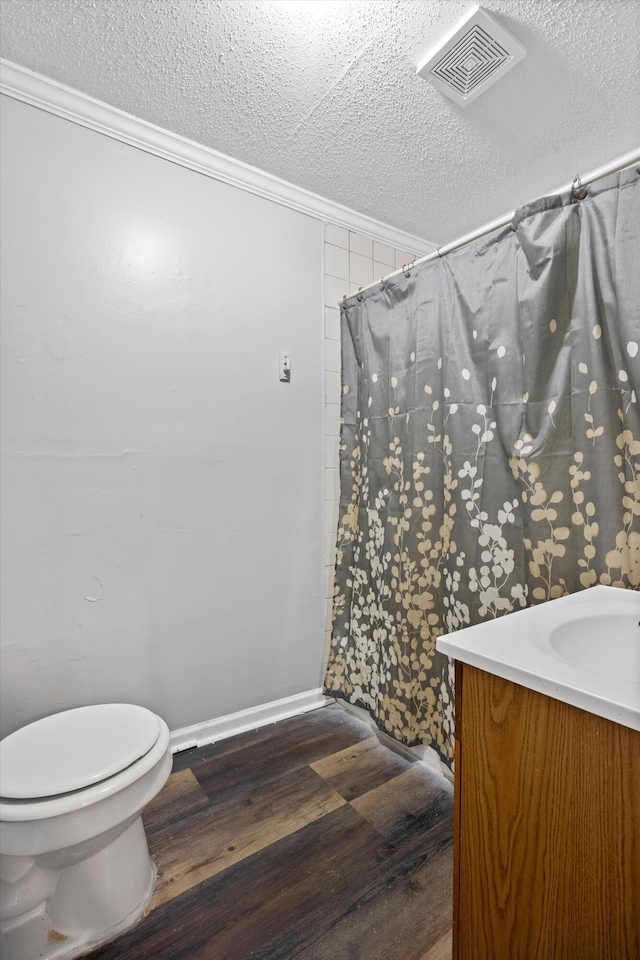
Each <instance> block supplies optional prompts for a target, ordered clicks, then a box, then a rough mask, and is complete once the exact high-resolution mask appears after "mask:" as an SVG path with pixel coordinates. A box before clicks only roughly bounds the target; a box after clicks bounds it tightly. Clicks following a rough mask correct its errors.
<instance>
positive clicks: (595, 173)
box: [338, 148, 640, 303]
mask: <svg viewBox="0 0 640 960" xmlns="http://www.w3.org/2000/svg"><path fill="white" fill-rule="evenodd" d="M639 161H640V148H638V149H637V150H631V151H630V152H629V153H625V154H623V155H622V156H621V157H618V158H617V159H616V160H612V161H611V162H610V163H607V164H605V165H604V166H602V167H597V168H596V169H595V170H592V171H591V172H590V173H587V174H585V176H584V177H575V179H574V180H572V182H571V183H565V184H564V186H562V187H559V188H558V189H557V190H550V191H549V193H545V194H544V195H543V196H545V197H552V196H556V195H557V194H559V193H566V192H567V191H568V190H574V191H575V194H576V196H577V197H578V199H580V200H581V199H582V197H583V196H584V194H581V192H580V191H581V190H582V188H583V187H585V186H586V185H587V184H588V183H593V182H594V180H600V178H601V177H607V176H608V175H609V174H610V173H617V172H618V170H624V168H625V167H630V166H631V165H632V164H634V163H638V162H639ZM515 212H516V211H515V210H510V211H509V213H505V214H504V216H502V217H498V219H497V220H492V221H491V222H490V223H485V225H484V226H482V227H479V228H478V229H477V230H474V231H473V232H472V233H467V234H465V235H464V237H458V239H457V240H452V241H451V243H445V244H443V246H441V247H438V249H437V250H434V251H433V253H428V254H427V255H426V256H425V257H420V259H418V260H412V261H411V262H410V263H407V264H405V265H404V266H403V267H400V269H399V270H394V271H393V273H388V274H387V275H386V276H384V277H381V278H380V279H379V280H374V281H373V283H368V284H367V286H366V287H360V288H359V289H358V290H356V292H355V293H350V294H348V295H347V294H345V295H344V297H343V298H342V301H338V303H340V302H342V303H346V301H347V300H352V299H353V298H354V297H356V298H357V299H358V300H360V299H361V298H362V294H363V293H364V292H365V291H366V290H373V288H374V287H380V289H383V288H384V284H385V283H386V281H387V280H391V279H393V278H394V277H399V276H400V275H401V274H403V273H404V275H405V276H407V277H408V276H409V269H413V268H414V267H417V266H418V264H421V263H427V261H428V260H435V259H436V258H437V257H443V256H444V255H445V254H446V253H450V252H451V251H452V250H457V249H458V247H463V246H464V245H465V244H467V243H471V242H472V241H473V240H479V239H480V237H484V236H485V235H486V234H487V233H493V231H494V230H498V229H499V228H500V227H506V226H507V225H508V224H509V223H511V220H512V219H513V216H514V214H515Z"/></svg>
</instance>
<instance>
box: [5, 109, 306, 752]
mask: <svg viewBox="0 0 640 960" xmlns="http://www.w3.org/2000/svg"><path fill="white" fill-rule="evenodd" d="M2 100H3V102H2V124H3V131H2V175H3V185H2V199H3V211H2V212H3V240H2V244H3V265H2V281H3V283H2V321H3V360H2V363H3V369H2V390H3V398H2V408H1V409H2V418H3V443H4V454H3V476H2V505H3V552H4V556H3V576H2V588H3V596H2V617H3V628H2V671H1V677H2V695H1V699H0V704H1V708H2V734H3V735H6V734H8V733H10V732H11V731H12V730H13V729H15V728H16V727H17V726H20V725H22V724H23V723H26V722H29V721H30V720H33V719H36V718H37V717H40V716H43V715H45V714H48V713H51V712H53V711H55V710H58V709H63V708H66V707H71V706H77V705H82V704H85V703H91V702H97V701H118V700H123V701H131V702H135V703H140V704H143V705H145V706H148V707H150V708H151V709H153V710H155V711H157V712H158V713H160V714H161V715H162V716H164V717H165V719H166V720H167V722H168V723H169V726H170V727H171V728H172V729H176V728H179V727H182V726H187V725H189V724H192V723H197V722H200V721H203V720H207V719H209V718H213V717H217V716H221V715H224V714H228V713H231V712H234V711H236V710H241V709H244V708H246V707H249V706H253V705H256V704H260V703H265V702H268V701H270V700H274V699H277V698H280V697H285V696H289V695H291V694H294V693H298V692H301V691H304V690H309V689H311V688H314V687H317V686H319V684H320V679H321V665H322V652H323V592H324V591H323V570H322V557H323V541H322V536H323V524H322V500H323V492H322V463H323V460H322V457H323V452H322V400H323V391H322V338H323V306H322V303H323V294H322V286H323V277H322V224H321V223H320V222H319V221H318V220H315V219H313V218H311V217H309V216H306V215H304V214H301V213H297V212H295V211H292V210H290V209H288V208H286V207H284V206H280V205H278V204H275V203H272V202H270V201H268V200H263V199H261V198H258V197H256V196H253V195H251V194H249V193H247V192H244V191H242V190H238V189H236V188H234V187H231V186H227V185H225V184H222V183H219V182H217V181H215V180H212V179H209V178H207V177H203V176H200V175H199V174H197V173H194V172H191V171H188V170H185V169H183V168H182V167H179V166H176V165H173V164H171V163H169V162H167V161H164V160H161V159H159V158H156V157H152V156H150V155H148V154H146V153H143V152H141V151H138V150H136V149H135V148H133V147H130V146H127V145H125V144H122V143H118V142H117V141H115V140H111V139H109V138H107V137H103V136H101V135H100V134H98V133H94V132H93V131H90V130H87V129H85V128H83V127H80V126H77V125H75V124H72V123H70V122H68V121H66V120H63V119H60V118H58V117H54V116H51V115H50V114H47V113H44V112H42V111H40V110H38V109H36V108H35V107H31V106H27V105H25V104H23V103H19V102H17V101H14V100H11V99H8V98H2ZM280 350H287V351H288V352H289V353H290V354H291V356H292V358H293V374H292V381H291V383H290V384H288V385H286V384H282V383H280V382H279V381H278V377H277V360H278V352H279V351H280Z"/></svg>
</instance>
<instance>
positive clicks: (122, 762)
mask: <svg viewBox="0 0 640 960" xmlns="http://www.w3.org/2000/svg"><path fill="white" fill-rule="evenodd" d="M159 734H160V721H159V719H158V717H156V715H155V713H152V712H151V711H150V710H146V709H145V708H144V707H137V706H134V705H133V704H130V703H102V704H97V705H92V706H90V707H76V708H75V709H74V710H64V711H63V712H62V713H54V714H53V715H52V716H50V717H44V718H43V719H42V720H36V721H35V723H30V724H29V725H28V726H26V727H22V729H21V730H16V731H15V733H12V734H10V735H9V736H8V737H5V739H4V740H3V741H2V742H1V743H0V796H2V797H5V798H7V799H10V800H34V799H36V798H37V797H53V796H55V795H56V794H59V793H69V792H70V791H72V790H81V789H82V788H83V787H88V786H91V784H94V783H99V782H100V781H101V780H106V779H107V777H112V776H113V775H114V774H116V773H119V772H120V771H121V770H124V769H125V767H128V766H130V765H131V764H132V763H134V762H135V761H136V760H139V759H140V757H143V756H144V755H145V754H146V753H148V752H149V750H151V748H152V747H153V745H154V744H155V743H156V741H157V739H158V736H159Z"/></svg>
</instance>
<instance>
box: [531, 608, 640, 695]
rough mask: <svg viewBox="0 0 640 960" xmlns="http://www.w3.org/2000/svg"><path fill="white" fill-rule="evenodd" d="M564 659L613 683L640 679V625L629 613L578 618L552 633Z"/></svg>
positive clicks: (555, 648) (550, 639) (551, 636)
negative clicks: (634, 678)
mask: <svg viewBox="0 0 640 960" xmlns="http://www.w3.org/2000/svg"><path fill="white" fill-rule="evenodd" d="M549 642H550V644H551V646H552V648H553V649H554V650H555V652H556V653H557V654H558V656H559V657H560V659H561V660H566V661H567V663H571V664H573V665H574V666H576V667H578V668H580V669H581V670H588V671H589V673H597V674H602V675H603V676H605V677H610V678H611V679H612V680H629V679H631V678H633V677H634V676H635V677H638V678H640V623H638V619H637V617H635V616H633V614H631V613H628V614H624V613H609V614H600V615H599V616H596V617H578V618H577V619H576V620H570V621H569V622H568V623H563V624H562V626H560V627H556V628H555V630H552V631H551V635H550V637H549Z"/></svg>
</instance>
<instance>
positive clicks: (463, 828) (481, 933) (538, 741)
mask: <svg viewBox="0 0 640 960" xmlns="http://www.w3.org/2000/svg"><path fill="white" fill-rule="evenodd" d="M462 673H463V689H462V696H461V699H462V701H463V704H462V711H463V712H462V714H461V721H462V723H461V727H462V729H461V750H460V757H459V770H458V771H457V774H458V792H459V798H458V802H459V804H460V813H459V834H458V837H457V847H458V853H457V863H456V869H457V873H456V884H457V886H458V891H457V924H456V946H457V951H458V952H457V954H456V953H454V957H456V958H457V960H640V733H638V732H636V731H633V730H630V729H629V728H627V727H622V726H619V725H617V724H614V723H611V722H610V721H609V720H603V719H602V718H600V717H596V716H594V715H593V714H590V713H585V712H584V711H582V710H578V709H577V708H575V707H571V706H569V705H568V704H564V703H560V702H559V701H557V700H552V699H550V698H548V697H544V696H542V695H540V694H538V693H535V692H534V691H531V690H528V689H525V688H524V687H520V686H518V685H517V684H514V683H511V682H509V681H506V680H501V679H499V678H498V677H494V676H492V675H491V674H488V673H484V672H483V671H481V670H477V669H475V668H473V667H469V666H467V665H465V666H464V669H463V671H462Z"/></svg>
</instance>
